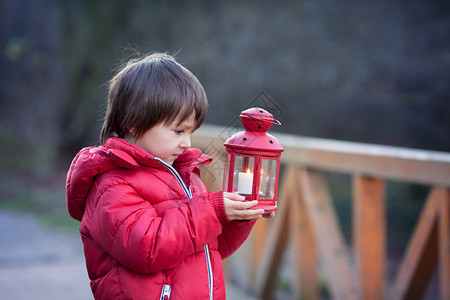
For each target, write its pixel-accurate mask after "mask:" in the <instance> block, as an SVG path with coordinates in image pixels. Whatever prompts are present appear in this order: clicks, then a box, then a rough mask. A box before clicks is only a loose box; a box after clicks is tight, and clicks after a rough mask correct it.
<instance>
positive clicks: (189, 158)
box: [66, 137, 212, 221]
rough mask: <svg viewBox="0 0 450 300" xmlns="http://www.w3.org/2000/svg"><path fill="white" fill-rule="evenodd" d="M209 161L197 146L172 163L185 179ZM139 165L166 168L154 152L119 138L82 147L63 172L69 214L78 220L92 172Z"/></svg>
mask: <svg viewBox="0 0 450 300" xmlns="http://www.w3.org/2000/svg"><path fill="white" fill-rule="evenodd" d="M211 161H212V158H211V157H209V156H207V155H205V154H203V153H202V152H201V151H200V150H199V149H195V148H189V149H186V150H185V151H184V152H183V153H182V154H181V155H179V156H178V158H177V159H176V160H175V161H174V163H173V167H174V168H175V169H176V170H177V171H178V172H179V173H180V176H181V177H182V178H183V180H185V181H188V178H189V175H190V173H192V172H194V173H196V174H197V175H199V176H200V169H199V167H198V165H199V164H209V163H210V162H211ZM141 166H150V167H155V168H159V169H165V168H166V167H165V166H163V165H162V164H160V163H159V162H158V161H156V160H155V159H154V156H152V155H150V154H149V153H147V152H146V151H144V150H143V149H141V148H139V147H137V146H135V145H132V144H130V143H128V142H127V141H126V140H124V139H120V138H114V137H112V138H109V139H108V140H107V141H106V144H105V145H104V146H98V147H87V148H83V149H82V150H81V151H80V152H78V154H77V155H76V156H75V158H74V159H73V161H72V164H71V166H70V168H69V171H68V173H67V180H66V204H67V209H68V211H69V214H70V216H71V217H72V218H74V219H76V220H78V221H81V219H82V217H83V213H84V209H85V206H86V200H87V196H88V194H89V191H90V189H91V186H92V183H93V182H94V180H95V178H96V176H98V175H100V174H103V173H105V172H107V171H110V170H113V169H117V168H126V169H138V168H140V167H141Z"/></svg>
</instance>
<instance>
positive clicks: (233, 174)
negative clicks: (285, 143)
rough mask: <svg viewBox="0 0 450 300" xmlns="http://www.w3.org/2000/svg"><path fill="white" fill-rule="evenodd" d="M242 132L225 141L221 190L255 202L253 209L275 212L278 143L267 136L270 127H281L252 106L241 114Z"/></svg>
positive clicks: (259, 109) (270, 116) (277, 122)
mask: <svg viewBox="0 0 450 300" xmlns="http://www.w3.org/2000/svg"><path fill="white" fill-rule="evenodd" d="M240 118H241V122H242V126H243V127H244V129H245V131H240V132H237V133H235V134H233V135H232V136H231V137H230V138H229V139H228V140H227V141H226V142H225V144H224V145H225V148H226V151H227V161H226V163H225V171H224V176H223V190H224V191H225V192H237V193H239V194H241V195H243V196H245V199H246V200H255V199H256V200H258V205H257V206H256V207H254V208H255V209H256V208H258V209H259V208H262V209H264V210H265V211H274V210H277V190H278V177H279V169H280V156H281V152H282V151H283V150H284V149H283V147H282V146H281V144H280V142H278V140H277V139H276V138H275V137H273V136H272V135H270V134H268V133H266V131H267V130H269V128H270V126H271V125H272V124H276V125H281V123H280V122H279V121H278V120H275V119H274V118H273V115H272V114H270V113H269V112H268V111H266V110H264V109H262V108H258V107H254V108H250V109H247V110H244V111H243V112H242V113H241V115H240Z"/></svg>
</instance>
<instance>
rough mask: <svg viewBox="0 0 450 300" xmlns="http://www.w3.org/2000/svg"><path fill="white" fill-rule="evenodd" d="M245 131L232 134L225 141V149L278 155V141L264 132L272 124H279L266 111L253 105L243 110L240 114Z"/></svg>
mask: <svg viewBox="0 0 450 300" xmlns="http://www.w3.org/2000/svg"><path fill="white" fill-rule="evenodd" d="M240 118H241V122H242V126H243V127H244V129H245V131H240V132H237V133H235V134H233V135H232V136H231V137H230V138H229V139H227V140H226V142H225V147H226V149H227V151H230V150H231V151H236V152H240V153H249V154H255V153H256V152H261V154H264V153H265V154H268V155H272V156H273V155H279V154H280V153H281V152H282V151H283V150H284V148H283V146H281V144H280V142H279V141H278V140H277V139H276V138H275V137H274V136H273V135H271V134H268V133H266V131H267V130H268V129H269V128H270V126H271V125H272V124H276V125H281V123H280V122H279V121H278V120H275V119H274V118H273V115H272V114H271V113H269V112H268V111H266V110H264V109H262V108H259V107H254V108H250V109H247V110H244V111H243V112H242V113H241V115H240Z"/></svg>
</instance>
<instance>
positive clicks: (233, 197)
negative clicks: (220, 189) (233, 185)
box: [223, 192, 245, 201]
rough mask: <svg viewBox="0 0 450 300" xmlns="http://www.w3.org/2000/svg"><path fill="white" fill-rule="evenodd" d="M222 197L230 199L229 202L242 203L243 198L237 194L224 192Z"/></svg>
mask: <svg viewBox="0 0 450 300" xmlns="http://www.w3.org/2000/svg"><path fill="white" fill-rule="evenodd" d="M223 196H224V197H226V198H228V199H230V200H236V201H244V200H245V197H244V196H242V195H239V194H238V193H227V192H224V193H223Z"/></svg>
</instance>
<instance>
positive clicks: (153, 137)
mask: <svg viewBox="0 0 450 300" xmlns="http://www.w3.org/2000/svg"><path fill="white" fill-rule="evenodd" d="M194 121H195V115H194V114H192V115H191V116H190V117H189V118H188V119H186V120H185V121H184V122H182V123H181V124H180V125H178V120H175V121H174V122H173V123H172V124H164V123H161V124H158V125H156V126H154V127H152V128H150V129H149V130H147V131H146V132H145V133H144V134H143V135H142V136H141V137H139V138H137V139H135V138H130V139H128V141H129V142H130V143H132V144H134V145H136V146H138V147H140V148H142V149H144V150H145V151H147V152H148V153H150V154H151V155H153V156H156V157H159V158H160V159H162V160H163V161H165V162H166V163H168V164H170V165H172V163H173V162H174V161H175V159H177V157H178V155H180V154H181V153H182V152H183V151H184V150H185V149H187V148H189V147H191V134H192V132H193V130H194V125H195V122H194Z"/></svg>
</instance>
